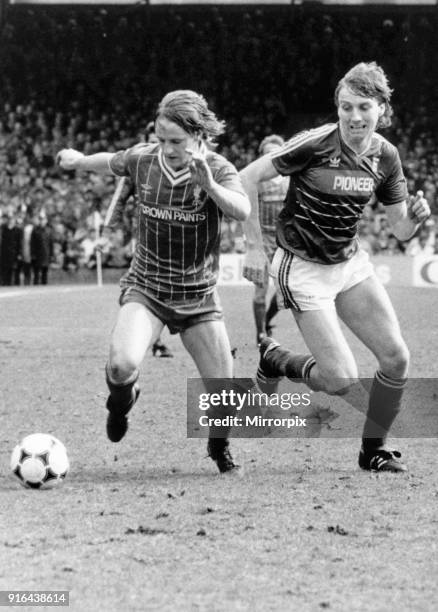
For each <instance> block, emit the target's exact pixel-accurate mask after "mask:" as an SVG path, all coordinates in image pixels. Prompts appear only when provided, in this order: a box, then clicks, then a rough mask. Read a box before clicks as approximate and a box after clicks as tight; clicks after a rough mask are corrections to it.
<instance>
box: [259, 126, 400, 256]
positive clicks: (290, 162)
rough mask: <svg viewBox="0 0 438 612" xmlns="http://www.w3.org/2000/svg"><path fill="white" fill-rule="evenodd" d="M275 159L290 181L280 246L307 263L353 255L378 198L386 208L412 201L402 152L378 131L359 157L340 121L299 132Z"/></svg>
mask: <svg viewBox="0 0 438 612" xmlns="http://www.w3.org/2000/svg"><path fill="white" fill-rule="evenodd" d="M271 159H272V163H273V164H274V167H275V168H276V170H277V171H278V172H279V173H280V174H282V175H287V176H290V177H291V181H290V186H289V191H288V194H287V197H286V204H285V206H284V208H283V210H282V211H281V213H280V216H279V221H278V231H277V242H278V244H279V245H280V246H281V247H282V248H284V249H285V250H289V251H291V252H293V253H296V254H297V255H299V256H300V257H302V258H303V259H306V260H308V261H315V262H319V263H322V264H333V263H339V262H342V261H346V260H347V259H349V258H351V257H352V256H353V255H354V253H355V252H356V251H357V248H358V239H357V229H358V223H359V220H360V218H361V216H362V213H363V210H364V208H365V206H366V204H367V203H368V202H369V200H370V198H371V196H372V195H373V194H375V195H376V197H377V199H378V200H379V202H381V203H382V204H383V205H386V206H390V205H392V204H398V203H400V202H403V201H404V200H406V198H407V197H408V192H407V188H406V179H405V177H404V175H403V170H402V165H401V161H400V156H399V154H398V151H397V149H396V148H395V147H394V146H393V145H392V144H391V143H390V142H388V140H386V139H385V138H383V136H381V135H380V134H377V133H375V134H373V136H372V139H371V143H370V146H369V147H368V148H367V150H366V151H365V152H364V153H362V154H360V155H359V154H357V153H355V152H354V151H353V149H351V148H350V147H349V146H348V145H347V144H345V142H343V141H342V139H341V136H340V132H339V125H338V124H337V123H335V124H333V123H331V124H325V125H323V126H321V127H319V128H316V129H313V130H309V131H306V132H302V133H299V134H297V135H296V136H294V137H293V138H292V139H290V140H289V141H288V142H286V143H285V144H284V145H283V146H282V147H281V148H280V149H278V150H277V151H274V152H273V153H272V154H271Z"/></svg>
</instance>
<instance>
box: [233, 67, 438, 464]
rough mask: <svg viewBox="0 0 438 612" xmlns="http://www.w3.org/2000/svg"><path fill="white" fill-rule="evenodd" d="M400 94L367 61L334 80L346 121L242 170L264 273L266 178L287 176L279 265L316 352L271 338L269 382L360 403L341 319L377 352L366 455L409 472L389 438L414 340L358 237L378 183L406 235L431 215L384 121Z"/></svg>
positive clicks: (263, 373)
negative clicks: (287, 382)
mask: <svg viewBox="0 0 438 612" xmlns="http://www.w3.org/2000/svg"><path fill="white" fill-rule="evenodd" d="M391 93H392V90H391V89H390V86H389V83H388V80H387V77H386V75H385V73H384V71H383V70H382V68H381V67H380V66H378V65H377V64H376V63H375V62H370V63H364V62H363V63H360V64H357V65H356V66H354V67H353V68H352V69H351V70H350V71H349V72H347V74H346V75H345V76H344V77H343V78H342V79H341V80H340V81H339V83H338V85H337V87H336V91H335V104H336V107H337V113H338V119H339V120H338V122H337V123H333V124H326V125H323V126H321V127H319V128H316V129H312V130H309V131H305V132H302V133H300V134H298V135H296V136H294V137H293V138H291V139H290V140H289V141H288V142H286V143H285V144H284V145H283V147H282V148H281V149H279V150H277V151H274V152H273V153H271V154H269V155H265V156H264V157H262V158H260V159H258V160H255V161H254V162H252V163H251V164H249V165H248V166H247V167H246V168H245V169H244V170H243V171H242V173H241V176H242V181H243V185H244V187H245V189H246V191H247V193H248V195H249V197H250V200H251V202H252V212H251V216H250V219H249V221H248V222H247V227H246V228H245V232H246V236H247V241H248V245H249V247H251V248H249V249H248V256H247V263H246V268H245V270H244V274H245V275H246V277H247V278H249V280H253V281H254V282H257V283H260V282H261V279H262V276H263V269H264V265H265V255H264V252H263V246H262V236H261V231H260V226H259V223H258V220H257V206H256V202H257V186H258V185H259V184H260V183H261V181H265V180H269V179H272V178H274V177H275V176H278V175H279V174H281V175H284V176H289V177H290V178H291V180H290V186H289V191H288V195H287V199H286V204H285V206H284V208H283V210H282V211H281V213H280V215H279V219H278V232H277V242H278V249H277V251H276V253H275V256H274V259H273V262H272V268H271V271H272V273H273V275H274V277H275V279H276V284H277V288H278V296H279V298H280V299H281V301H282V303H283V305H284V306H285V307H286V308H290V309H292V312H293V314H294V316H295V319H296V321H297V324H298V327H299V329H300V331H301V333H302V336H303V338H304V340H305V342H306V345H307V347H308V349H309V351H310V354H307V355H297V354H294V353H292V352H291V351H288V350H285V349H284V348H282V347H281V346H280V345H279V344H278V343H277V342H275V341H274V340H272V339H271V338H266V339H264V340H263V341H262V343H261V346H260V353H261V359H260V364H259V370H258V381H259V384H260V385H261V386H262V387H264V388H265V389H272V388H275V383H276V381H277V380H278V377H281V376H287V377H288V378H291V379H294V378H296V379H301V380H304V381H305V382H306V383H307V384H308V386H309V387H310V388H311V389H313V390H317V391H325V392H326V393H329V394H337V395H343V396H344V398H345V399H346V400H347V401H349V402H350V403H351V404H352V405H355V403H356V397H357V395H358V394H359V393H360V387H361V385H360V383H359V381H358V368H357V365H356V361H355V358H354V356H353V353H352V351H351V349H350V347H349V345H348V344H347V341H346V339H345V336H344V334H343V332H342V329H341V326H340V322H339V319H341V320H342V321H343V322H344V323H345V324H346V325H347V326H348V327H349V328H350V329H351V330H352V332H353V333H354V334H355V335H356V336H357V337H358V338H359V340H361V341H362V342H363V343H364V344H365V346H366V347H367V348H368V349H369V350H370V351H371V352H372V353H373V354H374V356H375V358H376V360H377V363H378V369H377V372H376V374H375V377H374V381H373V385H372V388H371V391H370V394H369V398H368V405H367V407H366V408H364V410H365V411H366V413H367V416H366V420H365V425H364V429H363V435H362V447H361V449H360V453H359V465H360V467H361V468H363V469H365V470H376V471H390V472H403V471H406V466H405V465H404V464H403V463H402V462H401V461H400V453H399V452H398V451H394V450H393V449H390V448H389V447H388V446H387V445H386V438H387V435H388V432H389V429H390V427H391V425H392V423H393V421H394V419H395V418H396V416H397V413H398V412H399V410H400V405H401V399H402V395H403V389H404V387H405V385H406V381H407V376H408V367H409V351H408V348H407V346H406V343H405V341H404V339H403V337H402V334H401V331H400V327H399V323H398V320H397V317H396V314H395V312H394V309H393V307H392V305H391V302H390V299H389V297H388V294H387V292H386V290H385V288H384V287H383V285H382V284H381V283H380V281H379V280H378V278H377V277H376V275H375V273H374V271H373V266H372V265H371V263H370V261H369V259H368V255H367V253H366V252H365V251H363V250H361V249H360V247H359V243H358V238H357V229H358V223H359V220H360V218H361V216H362V213H363V210H364V207H365V205H366V204H367V202H368V201H369V200H370V197H371V196H372V195H373V194H375V196H376V197H377V198H378V200H379V201H380V202H382V203H383V205H384V206H385V208H386V213H387V216H388V220H389V223H390V225H391V226H392V232H393V234H394V235H395V236H396V237H397V238H398V239H399V240H407V239H409V238H410V237H411V236H412V235H413V234H414V233H415V232H416V230H417V228H418V227H419V225H420V224H422V223H423V222H424V221H425V220H426V219H427V218H428V216H429V215H430V208H429V205H428V203H427V201H426V200H425V199H424V198H423V194H422V193H421V192H418V193H417V196H416V197H414V198H412V199H410V198H409V197H408V192H407V189H406V180H405V177H404V175H403V171H402V166H401V162H400V157H399V154H398V151H397V149H396V147H395V146H393V145H392V144H390V143H389V142H388V140H386V139H385V138H384V137H383V136H381V135H380V134H378V133H377V132H376V130H377V129H378V128H383V127H386V126H388V125H390V123H391V119H390V117H391V115H392V108H391V105H390V99H391Z"/></svg>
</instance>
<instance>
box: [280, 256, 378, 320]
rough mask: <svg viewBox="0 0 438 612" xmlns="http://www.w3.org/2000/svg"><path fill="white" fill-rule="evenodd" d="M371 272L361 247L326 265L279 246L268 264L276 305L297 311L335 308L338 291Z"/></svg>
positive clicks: (371, 273) (355, 283) (372, 271)
mask: <svg viewBox="0 0 438 612" xmlns="http://www.w3.org/2000/svg"><path fill="white" fill-rule="evenodd" d="M373 275H374V267H373V265H372V263H371V262H370V259H369V256H368V253H367V252H366V251H363V250H361V249H359V250H358V251H357V252H356V253H355V254H354V255H353V257H352V258H351V259H348V260H347V261H343V262H341V263H337V264H328V265H327V264H320V263H316V262H313V261H306V260H305V259H302V258H301V257H299V256H298V255H295V254H294V253H291V252H290V251H285V250H284V249H282V248H281V247H278V249H277V251H276V253H275V255H274V259H273V260H272V264H271V276H273V278H274V282H275V287H276V290H277V300H278V305H279V307H280V308H292V309H293V310H296V311H297V312H301V311H303V310H324V309H326V308H335V299H336V296H337V295H338V294H339V293H342V292H343V291H347V290H348V289H351V287H354V285H357V284H358V283H361V282H362V281H363V280H365V279H366V278H369V277H370V276H373Z"/></svg>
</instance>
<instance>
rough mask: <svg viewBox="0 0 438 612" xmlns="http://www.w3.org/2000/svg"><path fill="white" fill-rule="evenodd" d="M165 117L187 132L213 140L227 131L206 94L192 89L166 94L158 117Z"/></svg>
mask: <svg viewBox="0 0 438 612" xmlns="http://www.w3.org/2000/svg"><path fill="white" fill-rule="evenodd" d="M160 117H165V118H166V119H168V120H169V121H173V122H174V123H176V124H177V125H179V126H180V127H181V128H182V129H183V130H184V131H185V132H187V133H188V134H193V135H198V134H199V135H200V136H202V138H204V140H209V141H210V140H212V139H213V138H215V137H216V136H219V135H220V134H223V133H224V131H225V122H224V121H220V120H219V119H218V118H217V117H216V115H215V114H214V112H213V111H212V110H210V109H209V108H208V104H207V101H206V100H205V98H204V96H201V94H198V93H196V92H195V91H191V90H190V89H178V90H176V91H171V92H170V93H168V94H166V95H165V96H164V98H163V99H162V100H161V102H160V104H159V105H158V109H157V115H156V118H157V119H159V118H160Z"/></svg>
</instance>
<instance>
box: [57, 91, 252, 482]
mask: <svg viewBox="0 0 438 612" xmlns="http://www.w3.org/2000/svg"><path fill="white" fill-rule="evenodd" d="M224 129H225V125H224V123H223V122H222V121H219V120H218V119H217V117H216V115H215V114H214V113H213V112H212V111H211V109H210V108H209V107H208V105H207V102H206V100H205V99H204V98H203V97H202V96H201V95H199V94H197V93H196V92H193V91H190V90H178V91H173V92H170V93H168V94H167V95H166V96H164V98H163V99H162V101H161V102H160V104H159V106H158V111H157V116H156V122H155V132H156V135H157V138H158V143H154V144H148V143H144V144H138V145H136V146H134V147H132V148H130V149H127V150H124V151H119V152H117V153H96V154H94V155H89V156H85V155H83V154H82V153H80V152H78V151H75V150H74V149H64V150H63V151H61V152H60V153H59V155H58V159H59V163H60V165H61V166H62V167H63V168H65V169H79V170H86V171H93V172H101V173H107V172H111V173H113V174H115V175H116V176H120V177H122V176H129V177H130V178H131V179H132V180H133V182H134V184H135V186H136V191H137V197H138V215H139V222H138V235H137V244H136V249H135V254H134V257H133V260H132V263H131V266H130V269H129V271H128V272H127V274H126V275H125V276H124V277H123V278H122V280H121V287H122V293H121V297H120V304H121V308H120V310H119V314H118V317H117V321H116V324H115V327H114V330H113V332H112V336H111V342H110V354H109V360H108V363H107V367H106V378H107V384H108V387H109V390H110V395H109V397H108V401H107V408H108V411H109V414H108V420H107V434H108V437H109V438H110V440H112V441H113V442H118V441H119V440H121V439H122V438H123V436H124V435H125V433H126V431H127V428H128V416H127V415H128V412H129V411H130V410H131V408H132V407H133V405H134V404H135V402H136V400H137V398H138V394H139V388H138V385H137V379H138V375H139V368H140V365H141V363H142V361H143V359H144V357H145V354H146V351H147V349H148V348H149V347H150V346H151V345H152V344H153V342H154V340H155V339H156V338H157V337H158V336H159V334H160V333H161V331H162V329H163V327H164V325H167V327H168V329H169V331H170V332H171V333H179V334H180V335H181V339H182V342H183V344H184V346H185V348H186V350H187V351H188V353H189V354H190V355H191V357H192V358H193V360H194V362H195V364H196V366H197V369H198V371H199V374H200V376H201V377H202V378H203V379H209V380H212V379H229V378H232V375H233V363H232V361H233V360H232V356H231V349H230V343H229V340H228V335H227V332H226V328H225V324H224V321H223V312H222V307H221V304H220V301H219V297H218V294H217V290H216V281H217V277H218V263H219V242H220V227H221V219H222V216H223V215H224V214H225V215H227V216H229V217H231V218H233V219H236V220H239V221H243V220H244V219H246V217H247V216H248V215H249V212H250V202H249V199H248V197H247V195H246V193H245V191H244V190H243V187H242V184H241V180H240V178H239V175H238V173H237V170H236V168H235V167H234V166H233V165H232V164H231V163H230V162H228V161H227V160H226V159H225V158H224V157H222V156H221V155H218V154H217V153H215V152H214V151H212V150H211V147H208V146H207V145H208V144H209V143H211V141H212V140H213V139H214V138H215V137H216V136H218V135H219V134H221V133H222V132H223V131H224ZM206 384H207V385H208V384H209V383H208V382H207V381H206ZM214 384H215V383H214V380H213V382H212V383H211V385H212V386H213V388H212V389H210V388H209V389H208V391H210V392H211V391H214V390H215V389H214ZM217 384H219V385H221V384H222V383H220V381H219V383H217ZM213 416H214V415H213ZM228 433H229V430H228V429H227V428H222V427H213V428H211V429H210V437H209V441H208V453H209V455H210V457H211V458H212V459H213V460H214V461H215V463H216V464H217V467H218V468H219V471H220V472H234V473H238V472H239V466H238V465H236V464H235V463H234V461H233V459H232V457H231V454H230V452H229V448H228V446H229V443H228V439H227V436H228Z"/></svg>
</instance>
